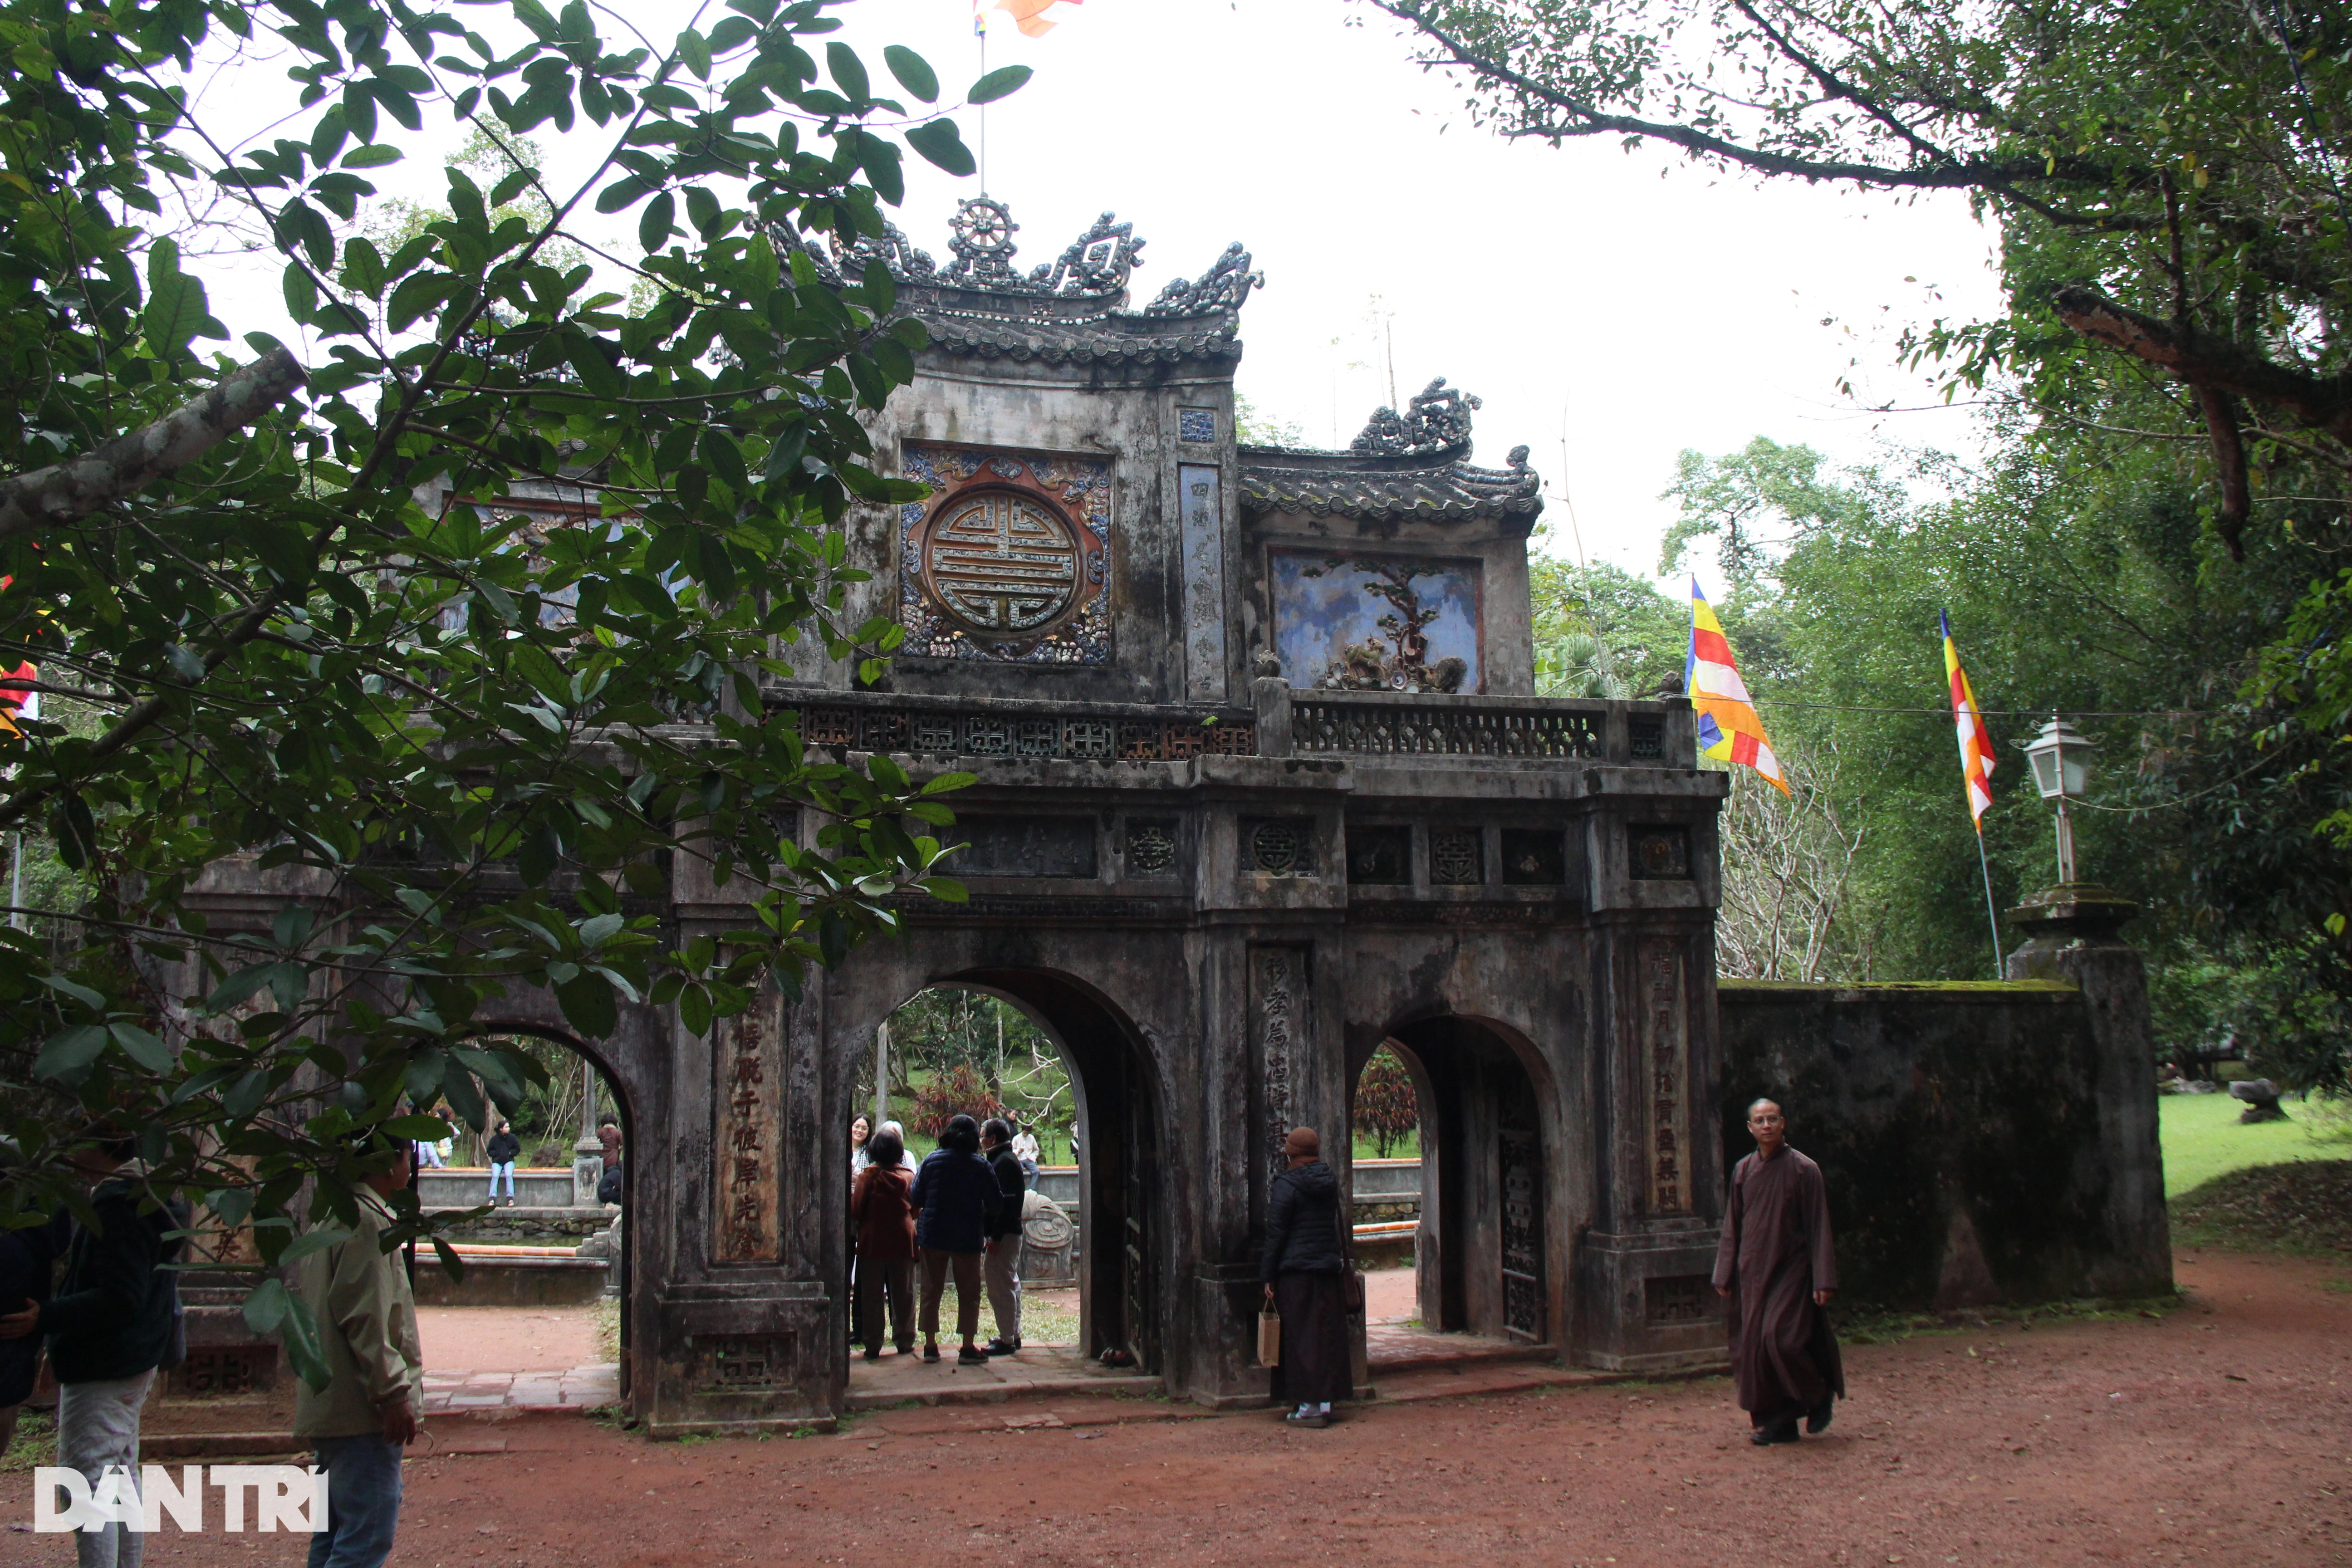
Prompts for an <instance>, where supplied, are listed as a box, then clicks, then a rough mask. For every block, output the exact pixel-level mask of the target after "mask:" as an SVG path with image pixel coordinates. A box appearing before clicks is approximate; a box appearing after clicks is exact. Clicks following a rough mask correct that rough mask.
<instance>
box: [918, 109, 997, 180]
mask: <svg viewBox="0 0 2352 1568" xmlns="http://www.w3.org/2000/svg"><path fill="white" fill-rule="evenodd" d="M907 145H908V146H909V147H912V148H913V149H914V150H915V151H916V152H918V153H921V154H922V155H923V157H924V159H925V160H926V161H928V162H929V163H934V164H936V165H938V166H939V167H940V168H942V169H944V170H946V171H947V172H948V173H949V174H955V175H958V176H961V175H966V174H971V173H972V172H973V171H974V170H976V169H978V168H979V167H980V165H979V163H976V162H975V161H974V160H973V158H972V155H971V148H969V147H967V146H965V145H964V144H963V137H962V135H961V133H960V132H958V131H957V130H956V124H955V121H952V120H934V121H931V122H930V123H929V125H918V126H916V127H915V128H914V129H913V130H912V131H909V132H907Z"/></svg>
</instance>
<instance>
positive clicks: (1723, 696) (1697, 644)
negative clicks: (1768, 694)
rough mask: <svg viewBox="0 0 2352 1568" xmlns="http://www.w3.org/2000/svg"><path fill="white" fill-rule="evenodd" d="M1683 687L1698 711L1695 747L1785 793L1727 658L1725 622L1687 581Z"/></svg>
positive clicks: (1760, 725)
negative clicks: (1688, 627) (1687, 654)
mask: <svg viewBox="0 0 2352 1568" xmlns="http://www.w3.org/2000/svg"><path fill="white" fill-rule="evenodd" d="M1683 687H1684V689H1685V690H1686V691H1688V692H1689V693H1690V701H1691V707H1692V708H1693V709H1695V710H1696V711H1697V713H1698V749H1699V751H1700V752H1702V753H1704V754H1705V755H1706V756H1710V757H1713V758H1715V759H1716V760H1717V761H1718V762H1725V763H1746V764H1747V765H1748V766H1749V767H1751V768H1754V769H1755V770H1756V771H1757V772H1758V773H1761V774H1763V775H1764V777H1765V779H1766V780H1767V781H1768V782H1769V783H1770V784H1771V785H1772V787H1773V788H1775V789H1777V790H1779V791H1780V793H1781V794H1782V795H1787V794H1788V793H1789V784H1788V781H1787V780H1786V779H1784V778H1782V777H1781V776H1780V758H1778V757H1776V756H1774V755H1773V754H1772V741H1771V737H1769V736H1768V735H1767V734H1765V733H1764V721H1763V720H1761V719H1759V718H1758V717H1757V716H1756V704H1755V703H1754V702H1753V701H1751V700H1749V699H1748V682H1746V681H1745V680H1742V679H1739V661H1738V659H1736V658H1732V657H1731V644H1730V643H1729V642H1727V641H1726V640H1725V639H1724V636H1723V623H1722V622H1721V621H1718V620H1717V619H1716V618H1715V610H1714V607H1713V606H1712V605H1708V603H1707V602H1706V595H1705V594H1703V593H1701V592H1699V586H1698V579H1697V578H1696V577H1694V578H1692V579H1691V640H1690V659H1689V661H1688V662H1687V663H1686V664H1685V665H1684V667H1683Z"/></svg>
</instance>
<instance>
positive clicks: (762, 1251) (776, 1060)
mask: <svg viewBox="0 0 2352 1568" xmlns="http://www.w3.org/2000/svg"><path fill="white" fill-rule="evenodd" d="M770 995H771V994H770V993H769V992H768V990H767V989H766V988H762V991H761V996H760V997H759V998H758V999H756V1000H754V1001H753V1003H752V1004H751V1006H750V1007H749V1008H747V1009H746V1010H745V1011H744V1012H742V1013H741V1014H740V1015H738V1016H735V1017H732V1018H726V1019H721V1020H720V1021H719V1023H718V1024H716V1025H714V1026H712V1030H711V1033H712V1036H713V1037H714V1038H715V1040H716V1042H717V1047H718V1050H717V1064H718V1071H719V1083H718V1093H717V1095H716V1100H717V1104H718V1126H717V1128H716V1129H715V1130H714V1135H713V1137H712V1139H711V1144H710V1149H711V1159H712V1162H713V1163H714V1164H715V1165H716V1167H717V1168H716V1169H715V1170H714V1171H713V1172H712V1173H711V1175H712V1180H711V1190H712V1191H713V1192H715V1193H717V1194H719V1203H718V1220H719V1235H718V1237H717V1245H716V1246H715V1247H713V1249H712V1252H711V1257H712V1258H713V1260H714V1261H717V1262H719V1263H769V1262H773V1261H775V1260H776V1259H777V1258H780V1257H781V1256H782V1229H781V1226H780V1223H779V1216H778V1214H777V1209H778V1206H779V1193H780V1185H779V1184H780V1180H781V1173H779V1172H778V1170H777V1167H776V1155H777V1151H778V1150H779V1149H781V1148H782V1142H783V1133H782V1100H783V1064H782V1060H781V1059H780V1056H781V1052H780V1048H779V1043H778V1042H777V1041H775V1040H773V1039H772V1038H771V1037H770V1031H769V1019H770V1016H771V1015H770V1013H769V1010H768V1008H767V1006H766V1005H765V1004H766V1003H767V1002H768V1001H769V1000H770Z"/></svg>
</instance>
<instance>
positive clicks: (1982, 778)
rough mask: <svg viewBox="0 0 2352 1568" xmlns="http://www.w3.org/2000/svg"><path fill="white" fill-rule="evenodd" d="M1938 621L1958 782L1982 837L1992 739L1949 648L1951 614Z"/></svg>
mask: <svg viewBox="0 0 2352 1568" xmlns="http://www.w3.org/2000/svg"><path fill="white" fill-rule="evenodd" d="M1937 618H1938V619H1940V620H1941V621H1942V622H1943V625H1944V679H1945V680H1946V681H1948V683H1949V684H1950V686H1951V689H1952V728H1953V729H1955V730H1957V731H1958V732H1959V737H1960V778H1961V780H1962V782H1963V783H1964V784H1966V785H1967V788H1968V792H1969V822H1970V823H1971V824H1972V825H1974V826H1975V827H1976V830H1977V834H1978V836H1979V837H1982V836H1983V834H1984V814H1985V811H1986V808H1987V807H1989V806H1990V805H1992V782H1991V781H1992V763H1993V756H1992V736H1991V735H1990V733H1989V732H1988V731H1986V729H1985V721H1984V714H1983V713H1982V712H1981V711H1979V710H1978V708H1977V694H1976V692H1975V690H1974V689H1971V688H1970V687H1969V672H1968V671H1967V670H1965V669H1962V668H1960V650H1959V649H1958V647H1954V646H1953V644H1952V616H1951V613H1950V612H1949V611H1944V612H1940V613H1939V615H1938V617H1937Z"/></svg>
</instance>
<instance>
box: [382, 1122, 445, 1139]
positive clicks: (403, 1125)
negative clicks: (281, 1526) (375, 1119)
mask: <svg viewBox="0 0 2352 1568" xmlns="http://www.w3.org/2000/svg"><path fill="white" fill-rule="evenodd" d="M379 1130H380V1131H383V1133H384V1135H385V1136H387V1137H391V1138H407V1139H411V1140H413V1141H415V1142H420V1143H438V1142H441V1140H442V1139H444V1138H446V1137H448V1136H449V1133H450V1127H449V1124H448V1123H447V1122H446V1121H442V1120H441V1119H440V1118H439V1117H437V1116H395V1117H394V1118H392V1119H391V1120H390V1121H384V1122H382V1123H379Z"/></svg>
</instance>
